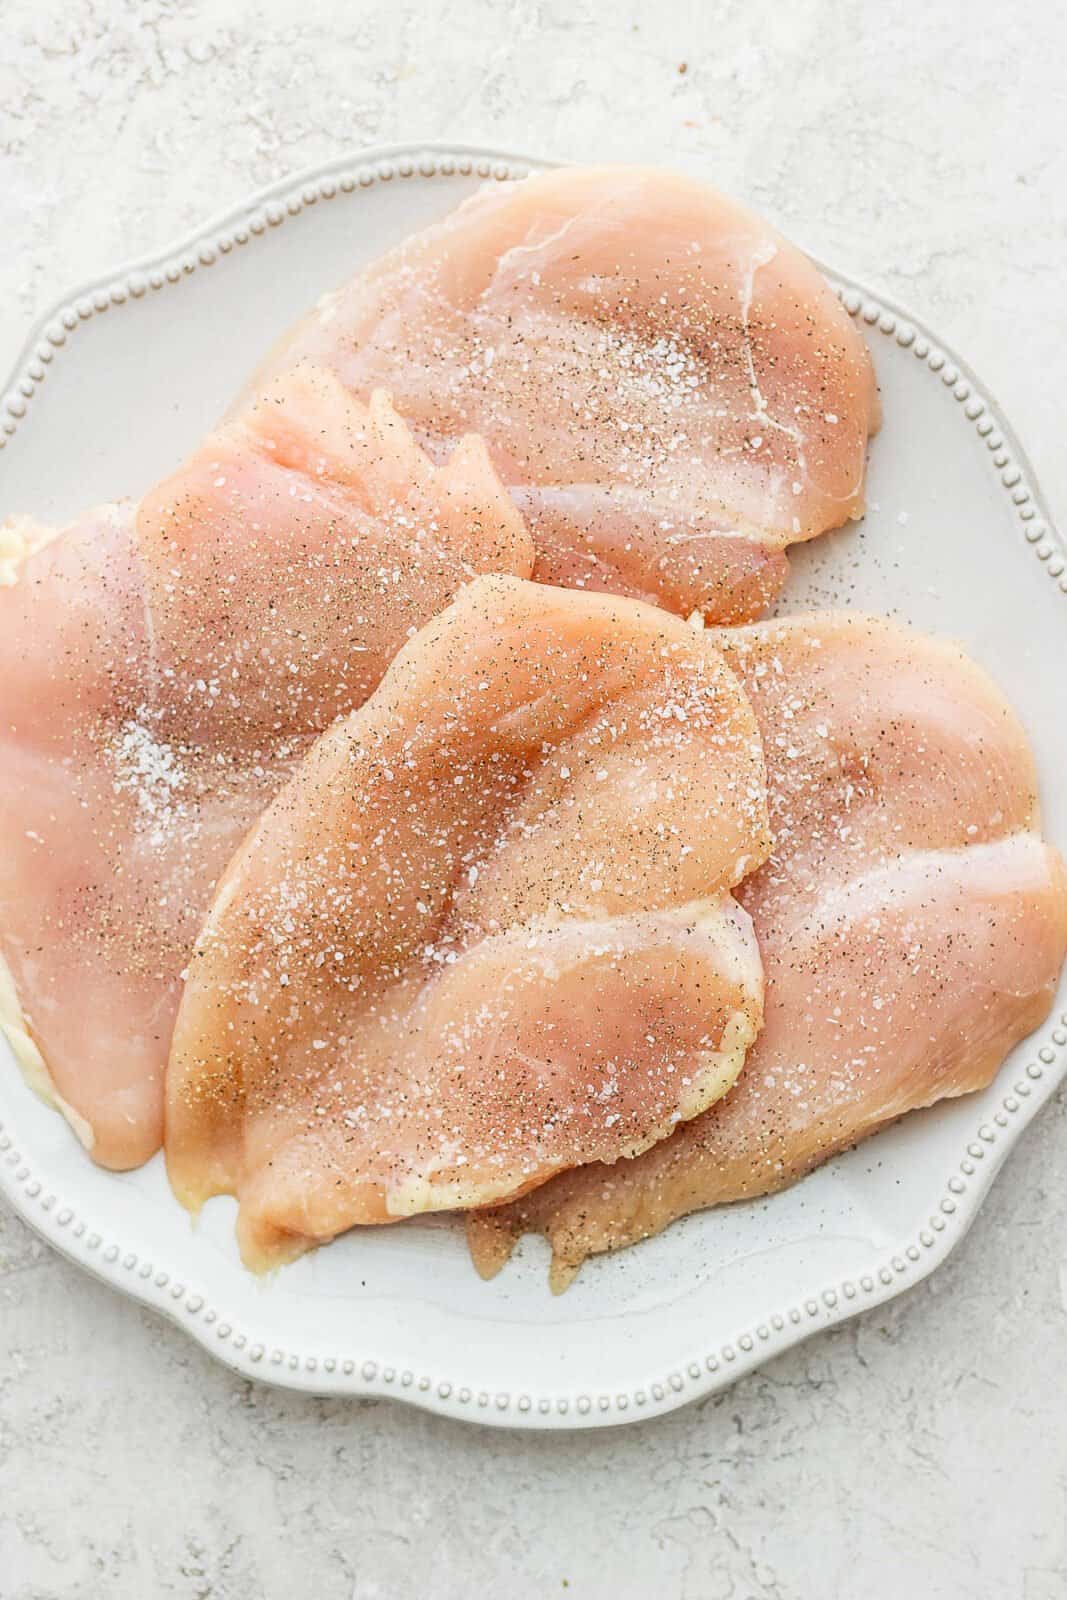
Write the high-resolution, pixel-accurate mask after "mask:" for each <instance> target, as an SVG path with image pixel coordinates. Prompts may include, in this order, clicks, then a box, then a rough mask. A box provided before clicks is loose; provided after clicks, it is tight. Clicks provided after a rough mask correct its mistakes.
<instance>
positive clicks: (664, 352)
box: [266, 167, 878, 622]
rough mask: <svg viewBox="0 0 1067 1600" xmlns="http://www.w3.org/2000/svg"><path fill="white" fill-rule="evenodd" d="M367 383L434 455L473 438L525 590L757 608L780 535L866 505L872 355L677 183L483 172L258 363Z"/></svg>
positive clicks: (829, 304) (739, 223) (753, 223)
mask: <svg viewBox="0 0 1067 1600" xmlns="http://www.w3.org/2000/svg"><path fill="white" fill-rule="evenodd" d="M305 359H310V360H312V361H314V362H317V363H322V364H325V365H329V366H331V367H333V369H334V370H335V371H336V372H338V373H339V374H340V376H341V377H342V379H343V380H344V382H345V383H346V384H347V385H348V386H349V387H350V388H351V389H353V390H354V391H355V392H357V393H366V392H367V391H368V390H369V389H371V388H372V387H373V386H374V385H376V384H383V385H385V386H386V387H387V388H388V389H389V390H390V391H391V393H392V395H393V399H394V402H395V404H396V407H397V410H398V411H399V412H400V413H401V415H402V416H404V417H406V418H407V420H408V421H409V422H410V423H411V424H412V426H413V427H414V428H415V429H416V431H417V432H418V434H419V436H420V438H421V439H422V440H423V441H424V443H425V444H426V447H427V449H429V450H430V451H431V452H432V453H436V451H438V450H439V449H440V448H441V445H442V442H443V441H447V440H449V439H453V438H455V437H456V436H457V435H458V434H460V433H463V432H466V431H468V430H470V431H474V432H477V433H479V434H481V435H482V436H483V437H484V438H485V440H486V442H487V444H488V446H489V451H490V454H491V456H492V459H493V462H494V465H495V466H496V468H497V470H498V471H499V473H500V475H501V477H502V478H503V480H504V482H505V483H506V484H508V485H509V486H510V487H511V489H512V491H513V493H514V496H515V499H516V503H517V504H518V505H519V506H520V508H521V509H522V511H523V514H524V515H525V516H526V518H527V521H528V523H529V525H530V527H531V530H532V532H533V535H534V540H535V543H536V545H537V554H538V561H537V571H536V576H537V578H538V579H540V580H541V581H542V582H546V583H559V584H565V585H568V586H570V587H576V588H588V589H601V590H610V591H613V592H615V593H619V594H627V595H634V596H637V597H638V598H642V599H649V600H654V601H656V602H658V603H659V604H660V605H664V606H666V607H668V609H670V610H674V611H680V612H681V613H682V614H683V615H688V614H689V613H690V612H691V611H693V610H700V611H701V612H702V613H703V614H704V616H705V617H706V618H708V619H709V620H715V621H720V622H741V621H745V620H747V619H750V618H752V617H755V616H758V615H759V614H760V612H761V611H763V610H764V608H765V607H766V605H767V604H768V602H769V601H770V600H772V599H773V598H774V596H775V595H776V594H777V593H778V591H779V590H780V588H781V586H782V584H783V582H784V581H785V576H786V573H787V571H788V561H787V558H786V556H785V553H784V552H785V548H786V546H787V545H789V544H792V543H793V542H794V541H796V540H798V539H810V538H813V537H814V536H815V535H816V534H819V533H822V532H824V530H826V529H827V528H835V527H837V526H838V525H839V524H840V523H843V522H846V521H847V520H848V519H849V518H850V517H858V516H859V515H860V513H861V512H862V509H863V477H864V460H865V452H866V446H867V439H868V435H869V434H870V433H872V432H873V431H874V430H875V428H876V427H877V422H878V405H877V396H876V391H875V384H874V375H873V370H872V367H871V362H870V358H869V356H868V354H867V350H866V347H865V345H864V343H863V340H862V339H861V337H860V335H859V334H858V332H857V331H856V329H855V328H854V327H853V326H852V324H851V322H850V321H849V318H848V316H847V315H846V314H845V312H844V311H843V310H842V308H841V306H840V305H839V304H838V301H837V299H836V297H835V295H834V294H833V292H832V290H831V289H830V288H829V286H828V285H827V284H826V282H825V281H824V280H823V278H822V276H821V275H820V274H819V272H818V271H817V270H816V269H815V268H814V267H813V266H812V264H811V262H810V261H808V260H807V258H806V257H805V256H803V255H802V254H801V253H800V252H799V251H798V250H796V249H795V248H794V247H793V246H792V245H791V244H789V243H787V242H786V240H785V239H783V238H782V237H781V236H780V235H779V234H777V233H776V232H774V230H773V229H772V228H770V227H769V226H768V225H767V224H766V223H765V222H763V221H761V220H760V219H759V218H757V217H755V216H753V215H752V214H751V213H750V212H748V211H746V210H744V209H743V208H742V207H741V206H739V205H736V204H734V202H732V201H730V200H727V199H726V198H725V197H724V196H722V195H720V194H717V193H716V192H715V191H714V190H713V189H710V188H708V187H707V185H705V184H703V183H699V182H697V181H695V180H694V179H691V178H683V177H680V176H678V175H676V174H673V173H669V172H660V171H655V170H651V169H642V168H626V167H617V168H612V167H593V168H586V169H583V168H571V169H563V170H560V171H553V172H547V173H544V174H542V175H541V176H538V177H534V178H529V179H526V180H524V181H522V182H519V183H507V184H492V185H489V186H488V187H486V188H484V189H483V190H481V191H480V192H479V193H478V194H476V195H475V196H473V198H471V199H470V200H468V201H467V202H466V203H465V204H464V205H462V206H461V207H460V208H459V210H458V211H456V212H454V213H453V214H452V215H451V216H450V217H448V218H446V220H445V221H444V222H442V223H440V224H438V225H437V226H435V227H431V228H429V229H427V230H426V231H425V232H424V233H421V234H417V235H415V236H414V237H413V238H411V239H408V240H407V241H406V242H405V243H404V244H402V245H401V246H400V247H399V249H397V250H395V251H394V252H393V253H392V254H390V255H388V256H386V257H385V258H383V259H382V260H381V261H380V262H378V263H377V264H376V265H374V266H372V267H371V268H370V269H369V270H368V271H366V272H364V273H363V274H361V275H360V276H359V277H357V278H356V279H355V280H354V281H353V282H352V283H350V284H349V285H347V286H346V287H345V288H344V289H342V290H340V291H339V292H338V293H337V294H334V295H331V296H329V297H328V298H327V299H326V300H325V301H324V302H323V304H322V305H321V306H320V308H319V309H318V311H316V312H315V313H314V314H313V315H312V316H311V317H310V318H309V319H308V320H307V321H306V322H305V323H303V324H302V325H301V326H300V327H298V328H297V329H296V330H295V332H294V333H292V334H291V335H290V336H289V337H288V338H287V339H285V340H284V341H283V342H282V344H281V345H280V346H279V347H278V350H277V351H276V352H275V354H274V356H273V358H272V359H271V361H270V362H268V365H267V369H266V370H267V371H268V372H276V371H278V370H282V369H286V368H288V367H289V366H291V365H292V364H293V363H295V362H297V361H303V360H305Z"/></svg>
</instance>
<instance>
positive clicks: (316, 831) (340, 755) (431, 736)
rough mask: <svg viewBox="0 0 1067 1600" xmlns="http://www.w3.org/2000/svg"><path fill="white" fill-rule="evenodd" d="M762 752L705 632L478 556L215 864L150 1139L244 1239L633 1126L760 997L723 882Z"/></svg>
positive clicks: (427, 1192) (717, 1082)
mask: <svg viewBox="0 0 1067 1600" xmlns="http://www.w3.org/2000/svg"><path fill="white" fill-rule="evenodd" d="M768 844H769V840H768V833H767V817H766V788H765V782H764V766H763V756H762V751H761V747H760V741H759V736H758V732H757V729H756V723H755V719H754V717H753V714H752V711H751V707H750V706H749V704H748V701H747V698H746V697H745V695H744V694H743V692H742V691H741V689H740V687H739V685H738V682H737V680H736V678H735V677H734V675H733V673H732V672H731V671H730V669H729V668H728V667H727V666H726V663H725V660H724V657H723V655H722V653H721V651H720V650H719V649H718V648H717V646H716V644H715V643H714V642H713V640H712V638H711V636H710V635H708V634H704V633H702V632H700V631H698V630H694V629H693V628H691V627H689V626H688V625H687V624H686V623H684V622H682V621H681V620H680V619H679V618H676V617H672V616H669V615H668V614H667V613H665V612H662V611H659V610H656V609H653V608H651V607H648V606H644V605H641V604H639V603H637V602H634V601H628V600H621V599H616V598H612V597H607V596H599V595H597V596H584V595H577V594H574V593H572V592H568V591H565V590H558V589H552V588H548V587H542V586H540V585H537V584H531V583H522V582H519V581H516V580H513V579H507V578H482V579H479V580H477V581H476V582H474V583H472V584H471V585H469V586H468V587H467V588H466V589H464V590H463V591H462V593H461V594H460V596H459V597H458V598H457V599H456V601H455V602H454V603H453V604H452V605H451V606H450V607H449V608H448V609H447V610H446V611H445V612H443V613H442V614H441V615H440V616H439V617H437V618H436V619H435V620H434V621H433V622H432V623H430V624H429V625H428V626H427V627H426V628H425V629H424V630H423V631H422V632H421V633H420V634H419V635H418V636H417V637H416V638H415V639H414V640H413V641H412V642H411V644H410V645H409V646H408V647H407V648H406V649H405V650H404V651H402V652H401V654H400V655H399V656H398V658H397V659H396V661H395V662H394V664H393V666H392V667H391V668H390V670H389V672H388V673H387V675H386V677H385V679H384V680H383V682H382V684H381V686H380V688H379V689H378V690H377V692H376V693H375V694H374V695H373V696H372V697H371V699H370V700H369V701H368V702H367V704H366V705H365V706H364V707H363V709H362V710H361V711H358V712H355V713H354V714H353V715H352V716H350V717H348V718H347V719H345V720H344V721H343V722H339V723H338V724H336V725H335V726H334V727H333V728H332V729H331V730H330V731H329V732H328V733H326V734H325V735H324V736H323V737H322V739H320V740H319V742H318V743H317V744H316V745H315V747H314V748H313V750H312V751H311V752H310V754H309V755H308V756H307V757H306V759H305V760H304V762H303V763H302V764H301V766H300V767H299V769H298V770H297V772H296V773H295V774H294V776H293V778H292V779H291V781H290V782H289V784H288V785H287V786H286V788H285V789H284V790H282V792H281V793H280V794H279V795H278V797H277V799H276V800H275V802H274V803H273V805H272V806H271V807H270V808H269V810H268V811H267V812H266V813H265V815H264V816H263V818H262V819H261V821H260V822H259V824H258V826H257V827H256V828H255V830H254V831H253V833H252V834H251V835H250V837H249V839H248V840H247V841H246V843H245V845H244V846H243V848H242V849H241V850H240V851H239V852H238V854H237V856H236V857H235V859H234V861H233V862H232V863H231V865H230V867H229V868H228V870H227V873H226V875H225V877H224V879H223V880H222V883H221V884H220V887H219V891H218V895H217V898H216V900H215V904H214V907H213V909H212V911H211V914H210V917H209V918H208V920H207V923H206V924H205V928H204V932H203V934H202V936H201V939H200V941H199V943H198V947H197V951H196V955H195V956H194V958H193V960H192V962H191V963H190V969H189V977H188V981H187V983H186V988H185V994H184V998H183V1001H182V1005H181V1010H180V1013H179V1017H178V1022H177V1025H176V1028H175V1034H174V1044H173V1051H172V1055H171V1060H170V1065H169V1068H168V1073H167V1135H166V1150H167V1164H168V1170H169V1173H170V1176H171V1181H172V1184H173V1185H174V1188H175V1190H176V1192H177V1194H178V1196H179V1198H181V1199H182V1200H183V1201H184V1202H185V1203H186V1204H188V1205H190V1206H193V1207H196V1206H199V1205H200V1204H201V1202H202V1201H203V1200H205V1199H206V1198H207V1197H208V1196H209V1195H212V1194H215V1193H219V1192H228V1193H236V1194H237V1195H238V1197H239V1200H240V1218H239V1224H238V1236H239V1240H240V1244H241V1249H242V1253H243V1255H244V1258H245V1260H246V1261H247V1262H248V1263H249V1264H250V1265H253V1266H257V1267H259V1266H264V1265H269V1264H272V1263H274V1262H276V1261H278V1260H281V1259H285V1258H286V1257H289V1256H291V1255H294V1254H297V1253H299V1251H300V1250H302V1249H305V1248H307V1247H308V1245H310V1244H314V1243H318V1242H322V1241H324V1240H327V1239H330V1238H332V1237H333V1236H334V1235H336V1234H338V1233H340V1232H341V1231H342V1230H344V1229H346V1228H348V1227H351V1226H352V1225H353V1224H357V1223H380V1222H388V1221H392V1220H395V1219H396V1218H398V1217H402V1216H410V1215H413V1214H415V1213H418V1212H424V1211H432V1210H440V1209H450V1208H454V1207H462V1206H474V1205H479V1204H483V1203H487V1202H490V1201H493V1200H498V1199H500V1198H502V1197H504V1196H509V1195H513V1194H517V1193H519V1192H521V1191H522V1190H523V1189H525V1188H527V1187H529V1186H530V1185H531V1184H535V1183H538V1182H541V1181H543V1180H544V1179H545V1178H546V1177H548V1176H549V1175H550V1174H551V1173H553V1172H556V1171H559V1170H560V1169H562V1168H565V1167H569V1166H572V1165H573V1164H574V1163H575V1162H580V1161H590V1160H597V1159H605V1158H607V1159H613V1158H614V1157H616V1156H621V1155H630V1154H634V1153H636V1152H637V1151H640V1150H643V1149H645V1148H646V1147H647V1146H648V1145H650V1144H651V1143H652V1142H653V1141H654V1140H656V1139H659V1138H661V1137H663V1136H664V1135H665V1134H667V1133H668V1132H669V1131H670V1130H671V1129H672V1128H673V1127H674V1126H676V1125H677V1123H678V1122H679V1121H680V1120H684V1119H685V1118H687V1117H691V1116H694V1115H696V1114H698V1113H699V1112H700V1111H702V1110H703V1109H704V1108H705V1107H706V1106H708V1105H709V1104H710V1103H711V1102H712V1101H713V1100H715V1099H716V1098H717V1097H718V1096H719V1095H721V1094H722V1093H723V1092H724V1090H725V1089H726V1088H727V1087H728V1086H729V1085H730V1084H731V1083H732V1082H733V1080H734V1078H735V1077H736V1074H737V1071H738V1068H739V1067H740V1064H741V1061H742V1060H743V1057H744V1053H745V1050H746V1048H747V1046H748V1045H749V1043H750V1042H751V1040H752V1038H753V1037H754V1035H755V1033H756V1030H757V1029H758V1026H759V1022H760V1017H761V1011H762V987H763V984H762V969H761V966H760V961H759V955H758V951H757V949H756V945H755V939H754V936H753V933H752V928H751V923H750V921H749V919H748V917H747V916H746V915H745V913H744V912H743V911H742V910H741V909H740V907H739V906H738V905H737V904H736V902H735V901H734V900H733V899H732V897H731V896H730V894H729V892H728V891H729V890H730V888H731V887H732V886H733V885H735V884H736V883H738V882H739V881H740V880H741V879H742V878H743V877H744V876H745V874H746V873H747V872H748V871H750V870H751V869H752V868H754V867H756V866H758V865H759V863H760V862H761V861H763V860H764V858H765V856H766V853H767V849H768Z"/></svg>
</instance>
